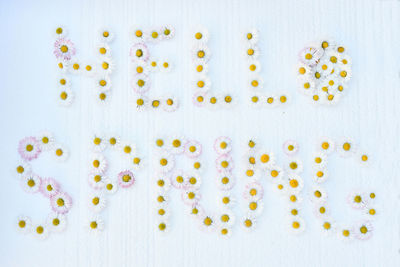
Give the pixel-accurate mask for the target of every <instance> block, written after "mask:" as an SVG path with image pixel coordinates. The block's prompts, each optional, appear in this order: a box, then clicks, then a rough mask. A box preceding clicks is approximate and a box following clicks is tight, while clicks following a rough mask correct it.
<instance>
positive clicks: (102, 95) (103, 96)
mask: <svg viewBox="0 0 400 267" xmlns="http://www.w3.org/2000/svg"><path fill="white" fill-rule="evenodd" d="M96 94H97V95H96V99H97V103H98V104H101V105H103V104H105V103H107V102H108V101H107V100H108V99H109V98H110V92H109V91H108V90H107V91H104V90H100V91H99V92H96Z"/></svg>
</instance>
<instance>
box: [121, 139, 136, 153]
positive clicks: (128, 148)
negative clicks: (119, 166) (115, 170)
mask: <svg viewBox="0 0 400 267" xmlns="http://www.w3.org/2000/svg"><path fill="white" fill-rule="evenodd" d="M119 149H120V151H121V152H122V154H123V155H126V156H132V155H134V154H136V153H137V151H136V146H135V145H134V144H131V143H129V142H121V145H120V146H119Z"/></svg>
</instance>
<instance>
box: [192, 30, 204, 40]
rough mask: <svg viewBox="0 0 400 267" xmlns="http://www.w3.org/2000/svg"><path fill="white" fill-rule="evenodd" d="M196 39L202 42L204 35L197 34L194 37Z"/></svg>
mask: <svg viewBox="0 0 400 267" xmlns="http://www.w3.org/2000/svg"><path fill="white" fill-rule="evenodd" d="M194 38H196V39H197V40H200V39H201V38H203V34H202V33H201V32H197V33H196V34H195V35H194Z"/></svg>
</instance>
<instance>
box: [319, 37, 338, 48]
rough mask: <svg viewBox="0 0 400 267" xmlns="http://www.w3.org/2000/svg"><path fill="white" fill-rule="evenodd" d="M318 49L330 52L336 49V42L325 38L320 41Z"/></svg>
mask: <svg viewBox="0 0 400 267" xmlns="http://www.w3.org/2000/svg"><path fill="white" fill-rule="evenodd" d="M319 44H320V47H321V48H322V49H324V50H330V49H335V48H336V42H335V41H334V40H333V39H332V38H325V39H322V40H320V42H319Z"/></svg>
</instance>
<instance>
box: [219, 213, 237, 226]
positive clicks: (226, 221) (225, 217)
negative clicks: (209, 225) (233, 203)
mask: <svg viewBox="0 0 400 267" xmlns="http://www.w3.org/2000/svg"><path fill="white" fill-rule="evenodd" d="M235 219H236V218H235V214H234V213H233V212H232V211H231V210H228V209H225V210H223V211H222V212H221V215H220V216H219V223H220V225H224V226H225V227H226V226H232V225H234V224H235Z"/></svg>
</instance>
